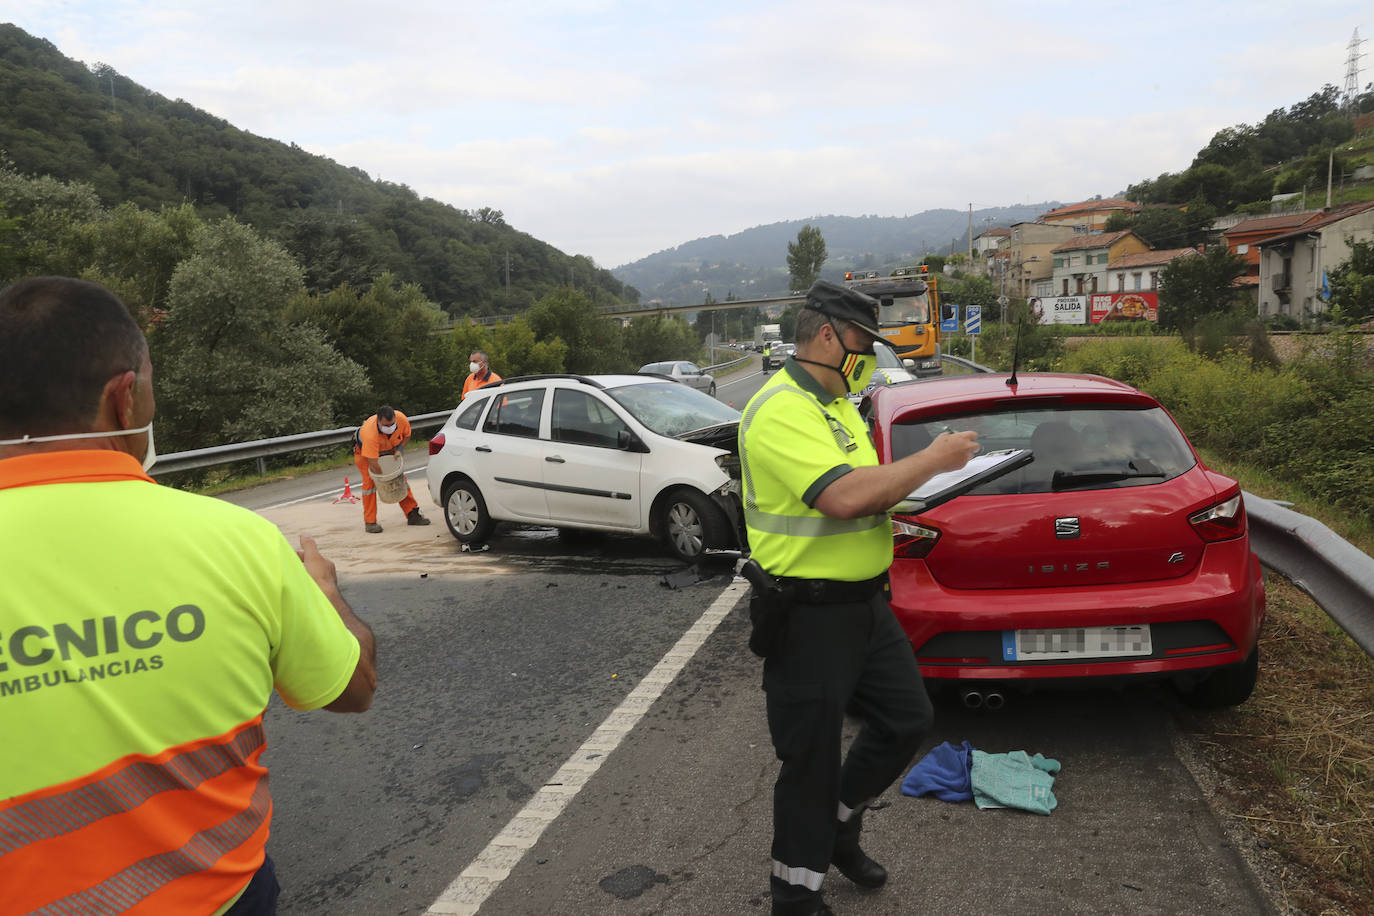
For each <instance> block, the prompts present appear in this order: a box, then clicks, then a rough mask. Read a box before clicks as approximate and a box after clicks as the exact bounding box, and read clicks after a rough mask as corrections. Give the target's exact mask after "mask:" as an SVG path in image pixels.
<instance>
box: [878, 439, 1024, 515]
mask: <svg viewBox="0 0 1374 916" xmlns="http://www.w3.org/2000/svg"><path fill="white" fill-rule="evenodd" d="M1034 457H1035V455H1034V454H1033V453H1032V452H1031V450H1030V449H1028V448H1007V449H1000V450H998V451H995V452H982V453H980V454H977V455H974V456H973V457H972V458H970V459H969V461H968V464H966V465H964V466H963V467H962V468H960V469H959V470H957V471H946V472H944V473H943V474H936V475H935V476H934V477H932V478H930V479H929V480H927V481H926V482H925V483H923V484H921V485H920V486H919V487H917V488H916V489H915V490H913V491H912V492H911V493H910V494H909V495H908V496H907V498H906V499H903V500H902V501H901V502H899V503H897V505H895V506H893V507H892V508H891V509H889V510H888V512H889V514H890V513H894V512H895V513H901V514H905V515H910V514H915V513H920V512H925V511H927V510H929V509H934V508H935V507H936V506H938V505H941V504H943V503H947V502H949V501H950V500H951V499H954V498H955V497H956V496H963V495H964V494H965V493H967V492H968V491H969V490H972V489H973V488H974V487H977V486H979V485H980V484H984V483H987V482H988V481H989V480H996V479H997V478H998V477H1001V476H1002V475H1004V474H1010V473H1011V472H1012V471H1014V470H1016V469H1017V468H1023V467H1025V466H1026V465H1028V464H1030V463H1031V460H1032V459H1033V458H1034Z"/></svg>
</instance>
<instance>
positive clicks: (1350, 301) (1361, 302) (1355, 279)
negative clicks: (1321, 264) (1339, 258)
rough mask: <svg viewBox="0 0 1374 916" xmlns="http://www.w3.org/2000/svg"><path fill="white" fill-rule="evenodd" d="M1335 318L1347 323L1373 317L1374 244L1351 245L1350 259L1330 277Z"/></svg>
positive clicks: (1352, 243) (1330, 274)
mask: <svg viewBox="0 0 1374 916" xmlns="http://www.w3.org/2000/svg"><path fill="white" fill-rule="evenodd" d="M1327 282H1328V283H1329V284H1330V286H1331V312H1332V316H1333V317H1334V318H1336V319H1337V320H1338V321H1340V322H1342V323H1344V324H1360V323H1362V322H1365V321H1368V320H1370V319H1371V318H1374V242H1357V241H1352V242H1351V243H1350V257H1349V258H1348V259H1346V260H1345V261H1344V262H1342V263H1341V264H1340V265H1339V266H1337V267H1336V269H1335V270H1332V271H1331V272H1330V273H1329V274H1328V275H1327Z"/></svg>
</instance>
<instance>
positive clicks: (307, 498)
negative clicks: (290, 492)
mask: <svg viewBox="0 0 1374 916" xmlns="http://www.w3.org/2000/svg"><path fill="white" fill-rule="evenodd" d="M427 467H429V465H427V464H425V465H421V466H420V467H418V468H408V469H406V476H407V477H409V476H410V475H411V474H418V473H420V472H421V471H423V470H424V469H425V468H427ZM342 492H343V490H340V489H339V488H337V487H335V488H334V489H332V490H326V491H325V492H323V493H316V494H314V495H312V496H302V497H301V498H300V499H288V500H287V501H286V502H284V503H276V504H275V505H271V506H263V507H262V508H261V509H258V510H257V511H258V512H268V511H270V510H272V509H281V508H283V507H284V506H294V505H295V504H296V503H308V502H310V500H312V499H321V498H323V497H326V496H335V495H337V494H339V493H342Z"/></svg>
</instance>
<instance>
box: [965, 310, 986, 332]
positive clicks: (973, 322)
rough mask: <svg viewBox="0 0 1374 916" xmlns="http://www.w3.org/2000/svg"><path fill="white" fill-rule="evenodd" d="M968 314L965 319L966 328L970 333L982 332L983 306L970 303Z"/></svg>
mask: <svg viewBox="0 0 1374 916" xmlns="http://www.w3.org/2000/svg"><path fill="white" fill-rule="evenodd" d="M967 314H968V317H967V318H965V319H964V330H965V331H966V332H968V333H969V334H978V333H981V332H982V330H983V307H982V306H981V305H970V306H969V307H968V309H967Z"/></svg>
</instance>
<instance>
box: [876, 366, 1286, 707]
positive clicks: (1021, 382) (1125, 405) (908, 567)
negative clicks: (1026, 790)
mask: <svg viewBox="0 0 1374 916" xmlns="http://www.w3.org/2000/svg"><path fill="white" fill-rule="evenodd" d="M865 406H866V415H867V416H868V417H869V420H870V423H871V426H872V430H873V438H874V443H875V445H876V446H877V449H878V455H879V457H880V458H881V460H883V461H891V460H894V459H896V458H901V457H903V456H905V455H909V454H911V453H913V452H916V451H919V450H920V449H922V448H924V447H925V446H926V445H927V444H929V442H930V441H931V439H932V438H933V437H934V436H936V435H938V434H939V433H940V432H941V431H943V430H945V429H953V430H965V429H973V430H977V432H978V435H979V439H978V441H979V443H980V445H981V446H982V448H983V450H984V451H990V450H994V449H1023V448H1029V449H1031V450H1032V452H1033V454H1034V458H1033V460H1032V461H1031V462H1030V463H1029V464H1026V465H1024V466H1022V467H1020V468H1019V469H1017V470H1015V471H1012V472H1011V473H1009V474H1006V475H1005V476H1002V477H1000V478H998V479H995V480H992V481H988V482H985V483H983V484H980V485H979V486H977V487H976V488H974V489H973V490H971V491H970V492H969V493H968V494H966V495H963V496H959V497H958V498H955V499H953V500H951V501H949V502H945V503H943V504H941V505H937V506H935V507H934V508H930V509H926V510H924V511H921V512H919V513H918V514H901V513H897V514H894V516H893V537H894V552H895V554H896V557H895V560H894V562H893V564H892V571H891V580H892V607H893V609H894V611H895V612H896V614H897V619H898V620H899V621H901V624H902V627H903V628H904V629H905V630H906V633H907V636H908V637H910V639H911V644H912V646H913V647H914V648H915V650H916V655H917V660H918V661H919V663H920V667H921V672H922V674H923V675H925V677H926V678H927V679H928V681H929V682H930V683H932V685H935V684H938V683H940V682H944V683H947V684H957V685H958V686H959V687H961V688H962V689H963V691H964V694H965V702H966V703H968V704H969V705H977V703H978V702H983V701H986V702H987V703H988V705H993V703H994V702H996V703H1000V702H1001V699H1002V693H1001V691H1002V689H1003V688H1005V687H1009V686H1013V685H1019V686H1022V687H1028V686H1033V685H1035V684H1048V683H1051V682H1056V681H1059V682H1063V681H1067V680H1080V679H1090V678H1100V679H1103V680H1104V682H1105V681H1107V680H1111V679H1124V678H1144V677H1154V678H1170V679H1172V680H1173V681H1174V682H1175V684H1176V685H1177V686H1178V687H1179V689H1180V691H1181V692H1182V694H1183V696H1184V698H1185V699H1186V700H1188V701H1190V702H1192V703H1194V704H1196V705H1200V706H1227V705H1235V704H1238V703H1241V702H1243V701H1244V700H1245V699H1246V698H1247V697H1248V696H1249V695H1250V691H1251V689H1252V688H1253V687H1254V684H1255V676H1256V672H1257V670H1258V660H1259V654H1258V651H1259V650H1258V639H1259V632H1260V626H1261V624H1262V623H1263V621H1264V580H1263V576H1262V573H1261V570H1260V564H1259V560H1258V559H1257V558H1256V557H1255V555H1254V554H1253V553H1252V552H1251V551H1250V537H1249V531H1248V529H1247V525H1246V517H1245V506H1244V502H1243V500H1242V497H1241V491H1240V486H1239V484H1237V482H1236V481H1235V480H1233V479H1231V478H1230V477H1227V476H1225V475H1223V474H1218V473H1217V472H1215V471H1212V470H1210V469H1209V468H1207V467H1206V466H1205V465H1204V464H1203V463H1202V461H1201V460H1200V459H1199V458H1198V456H1197V453H1196V452H1194V451H1193V448H1192V446H1191V445H1190V444H1189V442H1188V440H1187V438H1186V437H1185V436H1184V435H1183V433H1182V431H1181V430H1179V428H1178V426H1177V424H1175V423H1174V421H1173V418H1172V417H1170V416H1169V414H1168V412H1167V411H1165V410H1164V408H1163V407H1161V406H1160V405H1159V403H1158V402H1157V401H1155V399H1154V398H1152V397H1150V396H1149V395H1147V394H1145V393H1144V392H1141V391H1138V390H1137V389H1135V388H1132V387H1130V386H1128V385H1125V384H1122V383H1120V382H1116V381H1112V380H1111V379H1106V378H1101V377H1098V376H1083V375H1063V374H1050V373H1043V374H1042V373H1022V374H1020V375H1019V376H1018V377H1017V379H1016V384H1013V385H1009V384H1008V376H1006V375H1005V374H990V375H970V376H957V377H949V378H943V379H934V380H930V381H924V382H915V383H908V384H903V385H896V386H891V387H880V388H878V389H876V390H875V391H874V393H873V395H872V397H871V398H870V399H869V401H868V402H867V403H866V405H865Z"/></svg>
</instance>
